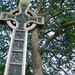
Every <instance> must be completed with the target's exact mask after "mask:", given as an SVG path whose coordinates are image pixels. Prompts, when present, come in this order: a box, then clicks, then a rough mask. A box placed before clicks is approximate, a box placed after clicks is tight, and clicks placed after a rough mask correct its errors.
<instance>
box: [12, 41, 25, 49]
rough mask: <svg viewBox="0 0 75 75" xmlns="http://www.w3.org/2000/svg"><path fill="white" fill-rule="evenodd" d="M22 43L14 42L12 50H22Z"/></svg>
mask: <svg viewBox="0 0 75 75" xmlns="http://www.w3.org/2000/svg"><path fill="white" fill-rule="evenodd" d="M23 46H24V41H20V40H14V43H13V49H14V50H23Z"/></svg>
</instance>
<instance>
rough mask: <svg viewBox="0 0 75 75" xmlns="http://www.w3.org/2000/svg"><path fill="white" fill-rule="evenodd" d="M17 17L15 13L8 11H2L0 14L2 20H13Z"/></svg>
mask: <svg viewBox="0 0 75 75" xmlns="http://www.w3.org/2000/svg"><path fill="white" fill-rule="evenodd" d="M14 18H15V15H14V14H10V13H6V12H1V14H0V20H5V21H8V20H13V19H14Z"/></svg>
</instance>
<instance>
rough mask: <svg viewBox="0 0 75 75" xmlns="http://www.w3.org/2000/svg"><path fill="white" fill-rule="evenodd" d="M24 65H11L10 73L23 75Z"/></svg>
mask: <svg viewBox="0 0 75 75" xmlns="http://www.w3.org/2000/svg"><path fill="white" fill-rule="evenodd" d="M21 70H22V66H21V65H13V64H12V65H10V66H9V71H8V75H21V73H22V71H21Z"/></svg>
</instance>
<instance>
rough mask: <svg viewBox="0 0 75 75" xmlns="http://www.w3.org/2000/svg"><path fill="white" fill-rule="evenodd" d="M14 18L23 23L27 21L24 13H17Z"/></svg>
mask: <svg viewBox="0 0 75 75" xmlns="http://www.w3.org/2000/svg"><path fill="white" fill-rule="evenodd" d="M16 20H17V21H18V22H19V23H25V22H27V21H28V17H27V16H26V15H25V14H20V15H17V16H16Z"/></svg>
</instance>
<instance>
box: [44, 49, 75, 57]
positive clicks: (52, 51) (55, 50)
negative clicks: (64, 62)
mask: <svg viewBox="0 0 75 75" xmlns="http://www.w3.org/2000/svg"><path fill="white" fill-rule="evenodd" d="M44 51H49V52H51V53H54V52H58V53H60V54H61V55H62V56H68V57H71V58H73V57H75V56H70V55H66V54H63V53H62V52H61V51H59V50H57V49H54V50H50V49H45V50H44Z"/></svg>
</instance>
